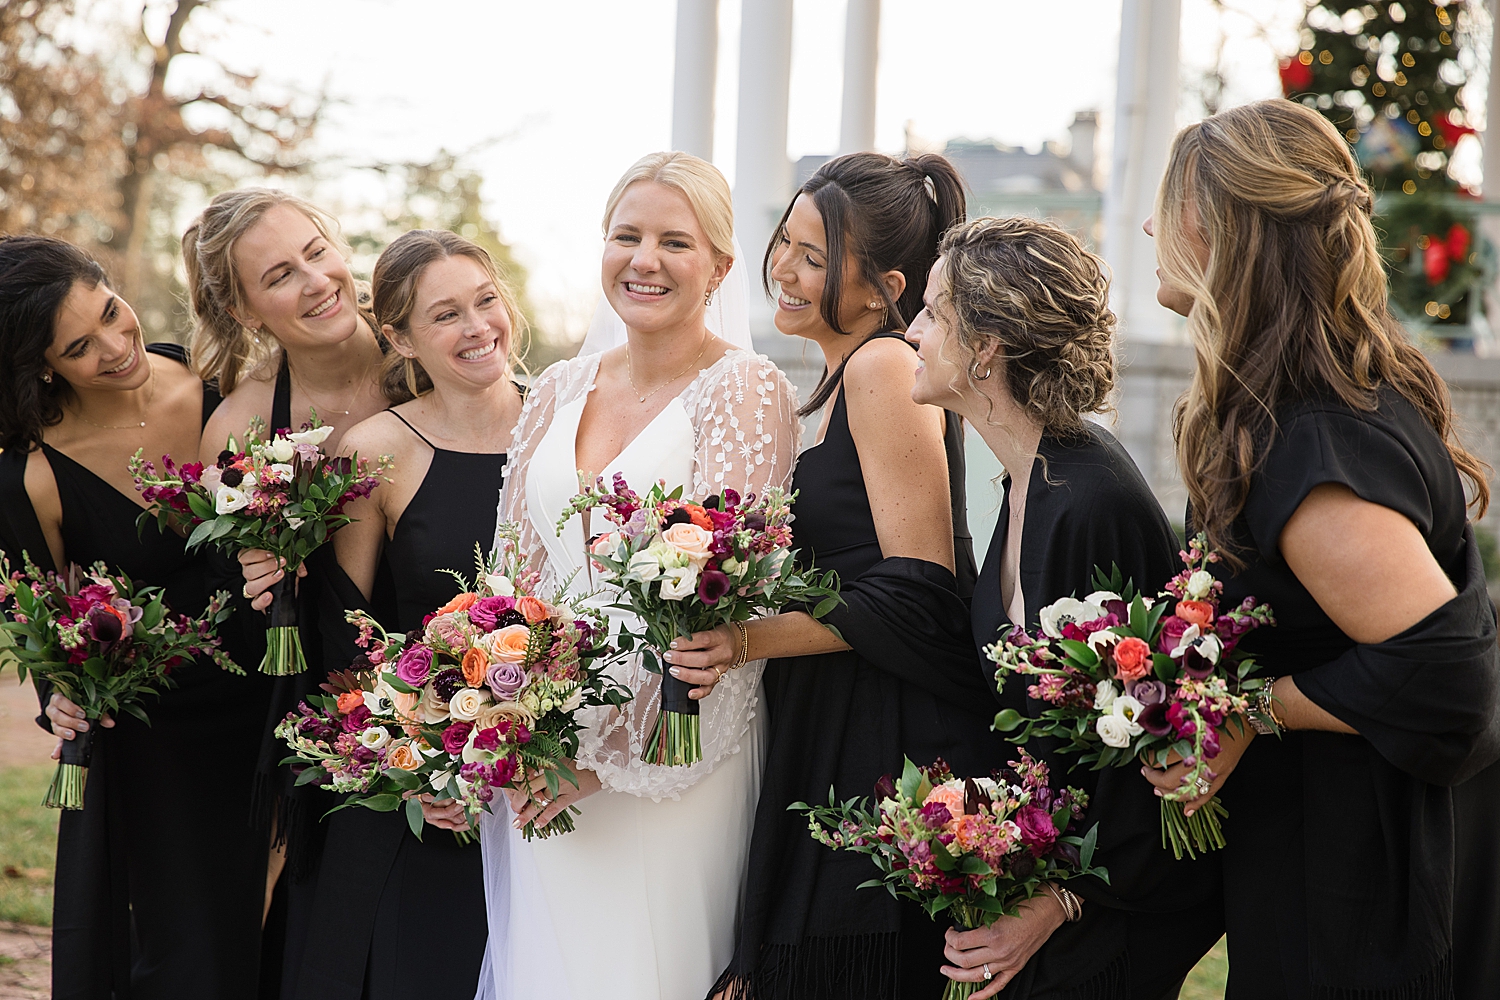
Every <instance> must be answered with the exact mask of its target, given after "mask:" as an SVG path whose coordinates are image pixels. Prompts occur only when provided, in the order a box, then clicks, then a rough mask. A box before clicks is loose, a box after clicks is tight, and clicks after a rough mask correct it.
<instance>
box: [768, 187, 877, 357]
mask: <svg viewBox="0 0 1500 1000" xmlns="http://www.w3.org/2000/svg"><path fill="white" fill-rule="evenodd" d="M827 248H828V232H827V230H826V229H824V227H823V214H822V213H821V212H819V211H818V206H817V204H816V203H815V202H814V201H813V199H812V196H811V195H808V194H800V195H798V196H797V200H796V201H794V202H793V203H792V210H791V212H790V213H789V214H788V215H787V219H786V225H785V226H783V227H782V232H781V239H780V243H779V245H778V246H777V248H776V251H775V252H774V253H773V254H772V255H771V280H772V281H774V282H776V284H777V285H778V286H779V288H778V293H777V296H776V317H775V319H776V329H778V330H780V331H781V332H782V333H785V334H790V335H792V336H795V337H807V338H809V339H812V340H818V339H820V338H826V337H828V336H830V335H834V336H836V334H835V333H834V331H833V330H832V329H831V328H830V327H829V326H828V324H827V323H825V322H824V321H823V313H822V302H823V289H824V288H825V287H826V286H827V282H828V249H827ZM843 271H844V285H843V293H842V295H840V297H839V326H841V327H843V328H844V329H845V330H848V331H849V332H851V333H866V332H870V330H872V329H873V327H874V326H875V325H878V324H879V321H880V319H881V318H882V317H883V316H884V315H885V314H884V311H883V310H882V309H871V308H870V306H871V303H872V302H873V303H875V304H876V305H877V306H880V305H883V302H881V301H880V297H879V295H878V294H876V292H875V291H874V289H872V288H870V286H869V285H868V284H867V283H866V282H865V281H863V280H862V279H861V278H860V277H859V267H858V265H857V264H856V263H855V261H854V259H853V257H852V256H846V258H845V261H844V268H843Z"/></svg>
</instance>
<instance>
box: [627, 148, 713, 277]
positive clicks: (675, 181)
mask: <svg viewBox="0 0 1500 1000" xmlns="http://www.w3.org/2000/svg"><path fill="white" fill-rule="evenodd" d="M637 181H654V182H656V183H657V184H664V185H666V186H667V187H669V188H672V189H674V190H677V191H680V192H682V196H683V197H684V198H686V199H687V200H688V204H689V205H691V206H693V214H694V215H696V216H697V217H698V224H699V225H700V226H702V227H703V233H704V235H705V236H707V237H708V245H709V246H710V247H712V248H713V252H714V255H715V256H718V257H733V256H734V200H733V198H731V197H730V194H729V182H728V181H726V180H724V175H723V174H721V173H719V168H718V167H716V166H714V165H713V164H712V163H709V162H708V161H707V160H700V159H699V158H698V157H696V156H694V155H692V154H691V153H678V152H671V153H648V154H647V155H645V156H643V157H641V158H640V159H639V160H636V161H635V163H634V164H632V165H631V167H630V169H629V170H627V171H625V174H624V176H622V177H621V178H620V179H619V181H618V182H616V184H615V189H614V190H613V191H611V192H610V193H609V201H607V202H605V205H604V221H603V223H602V224H601V226H602V228H603V230H604V233H605V235H608V234H609V223H610V220H611V219H613V218H614V215H615V209H616V208H618V207H619V205H620V199H621V198H623V197H624V196H625V190H626V189H627V188H629V187H630V185H632V184H634V183H636V182H637Z"/></svg>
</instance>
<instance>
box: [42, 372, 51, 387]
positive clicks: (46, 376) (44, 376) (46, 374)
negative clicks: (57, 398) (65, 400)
mask: <svg viewBox="0 0 1500 1000" xmlns="http://www.w3.org/2000/svg"><path fill="white" fill-rule="evenodd" d="M42 381H43V382H46V383H47V384H48V385H51V384H52V373H51V372H42Z"/></svg>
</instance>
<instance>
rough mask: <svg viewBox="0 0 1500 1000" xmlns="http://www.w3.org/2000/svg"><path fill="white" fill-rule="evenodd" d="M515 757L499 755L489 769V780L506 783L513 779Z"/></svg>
mask: <svg viewBox="0 0 1500 1000" xmlns="http://www.w3.org/2000/svg"><path fill="white" fill-rule="evenodd" d="M515 777H516V759H515V758H514V757H501V758H500V759H499V760H497V761H495V764H494V766H493V767H492V768H491V769H490V781H491V782H492V783H494V784H496V785H506V784H509V783H510V782H511V781H513V780H515Z"/></svg>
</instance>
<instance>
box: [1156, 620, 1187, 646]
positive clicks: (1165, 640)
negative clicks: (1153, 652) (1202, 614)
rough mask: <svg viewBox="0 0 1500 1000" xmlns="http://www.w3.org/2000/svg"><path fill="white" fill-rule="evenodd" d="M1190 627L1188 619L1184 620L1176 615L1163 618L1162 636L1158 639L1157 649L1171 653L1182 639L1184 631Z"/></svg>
mask: <svg viewBox="0 0 1500 1000" xmlns="http://www.w3.org/2000/svg"><path fill="white" fill-rule="evenodd" d="M1189 627H1190V626H1189V625H1188V623H1187V622H1186V621H1183V620H1182V619H1181V618H1178V617H1177V616H1176V615H1168V616H1167V617H1165V618H1163V619H1162V620H1161V636H1160V637H1159V638H1158V639H1157V640H1156V649H1157V651H1158V652H1162V653H1167V654H1169V655H1170V654H1171V652H1172V650H1174V649H1176V648H1177V644H1178V643H1179V642H1181V641H1182V633H1184V632H1186V631H1187V630H1188V628H1189Z"/></svg>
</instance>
